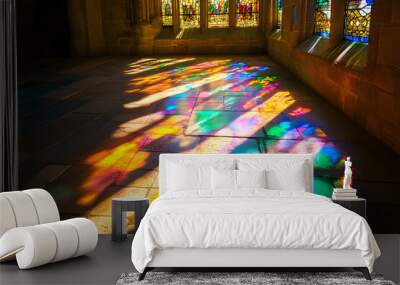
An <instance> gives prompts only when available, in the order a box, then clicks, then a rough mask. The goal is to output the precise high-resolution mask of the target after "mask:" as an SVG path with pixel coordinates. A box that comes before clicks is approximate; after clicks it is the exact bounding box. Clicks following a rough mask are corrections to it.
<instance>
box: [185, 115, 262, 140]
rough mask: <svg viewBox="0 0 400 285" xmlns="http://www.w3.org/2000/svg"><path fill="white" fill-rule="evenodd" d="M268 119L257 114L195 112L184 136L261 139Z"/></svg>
mask: <svg viewBox="0 0 400 285" xmlns="http://www.w3.org/2000/svg"><path fill="white" fill-rule="evenodd" d="M267 121H268V119H267V118H265V117H260V116H259V114H258V113H257V112H221V111H195V112H193V113H192V116H191V117H190V121H189V125H188V127H187V129H186V131H185V135H199V136H217V137H263V136H264V134H263V131H262V128H263V127H264V125H266V123H267Z"/></svg>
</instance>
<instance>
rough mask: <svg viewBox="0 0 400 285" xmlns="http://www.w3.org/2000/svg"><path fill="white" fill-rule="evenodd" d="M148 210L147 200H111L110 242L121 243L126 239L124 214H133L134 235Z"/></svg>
mask: <svg viewBox="0 0 400 285" xmlns="http://www.w3.org/2000/svg"><path fill="white" fill-rule="evenodd" d="M148 208H149V199H147V198H114V199H112V218H111V219H112V240H113V241H123V240H125V239H126V237H127V225H126V213H127V212H135V233H136V231H137V228H138V227H139V224H140V221H141V220H142V218H143V217H144V214H146V211H147V209H148Z"/></svg>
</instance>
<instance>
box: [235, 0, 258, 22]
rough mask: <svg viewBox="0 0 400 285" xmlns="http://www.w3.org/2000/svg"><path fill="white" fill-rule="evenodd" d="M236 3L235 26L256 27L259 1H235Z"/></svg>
mask: <svg viewBox="0 0 400 285" xmlns="http://www.w3.org/2000/svg"><path fill="white" fill-rule="evenodd" d="M236 3H237V7H236V25H237V26H238V27H255V26H258V19H259V1H258V0H237V1H236Z"/></svg>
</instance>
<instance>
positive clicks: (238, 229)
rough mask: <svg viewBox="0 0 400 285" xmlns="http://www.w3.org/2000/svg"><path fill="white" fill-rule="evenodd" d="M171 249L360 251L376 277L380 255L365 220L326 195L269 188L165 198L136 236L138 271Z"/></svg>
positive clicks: (134, 253)
mask: <svg viewBox="0 0 400 285" xmlns="http://www.w3.org/2000/svg"><path fill="white" fill-rule="evenodd" d="M166 248H271V249H357V250H360V251H361V256H362V258H363V259H364V260H365V263H366V266H367V267H368V268H369V270H370V271H371V272H372V267H373V264H374V260H375V259H376V258H377V257H379V255H380V251H379V248H378V246H377V244H376V241H375V239H374V237H373V235H372V232H371V229H370V227H369V225H368V223H367V222H366V221H365V219H364V218H362V217H361V216H359V215H357V214H355V213H354V212H351V211H349V210H347V209H345V208H343V207H341V206H339V205H337V204H335V203H333V202H332V201H331V200H330V199H328V198H326V197H323V196H319V195H315V194H311V193H307V192H299V191H277V190H265V189H246V190H243V189H241V190H240V191H232V192H230V191H228V190H227V191H218V192H214V193H211V192H206V191H184V192H179V193H177V192H170V193H166V194H164V195H162V196H161V197H159V198H158V199H157V200H155V201H154V202H153V203H152V205H151V207H150V208H149V210H148V212H147V213H146V215H145V217H144V218H143V220H142V222H141V223H140V226H139V228H138V231H137V232H136V235H135V237H134V240H133V243H132V262H133V264H134V266H135V268H136V269H137V270H138V271H139V272H143V270H144V268H145V267H146V265H147V264H148V263H149V262H150V261H151V260H152V258H153V254H154V250H155V249H166Z"/></svg>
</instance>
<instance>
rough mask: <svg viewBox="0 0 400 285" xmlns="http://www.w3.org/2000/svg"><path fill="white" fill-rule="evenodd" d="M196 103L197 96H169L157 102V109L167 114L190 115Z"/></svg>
mask: <svg viewBox="0 0 400 285" xmlns="http://www.w3.org/2000/svg"><path fill="white" fill-rule="evenodd" d="M195 103H196V100H195V98H190V97H189V98H184V99H181V98H179V99H178V98H167V99H164V100H162V101H161V102H160V103H159V104H157V107H156V110H157V111H160V112H162V113H163V114H165V115H190V113H191V112H192V109H193V107H194V105H195Z"/></svg>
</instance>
